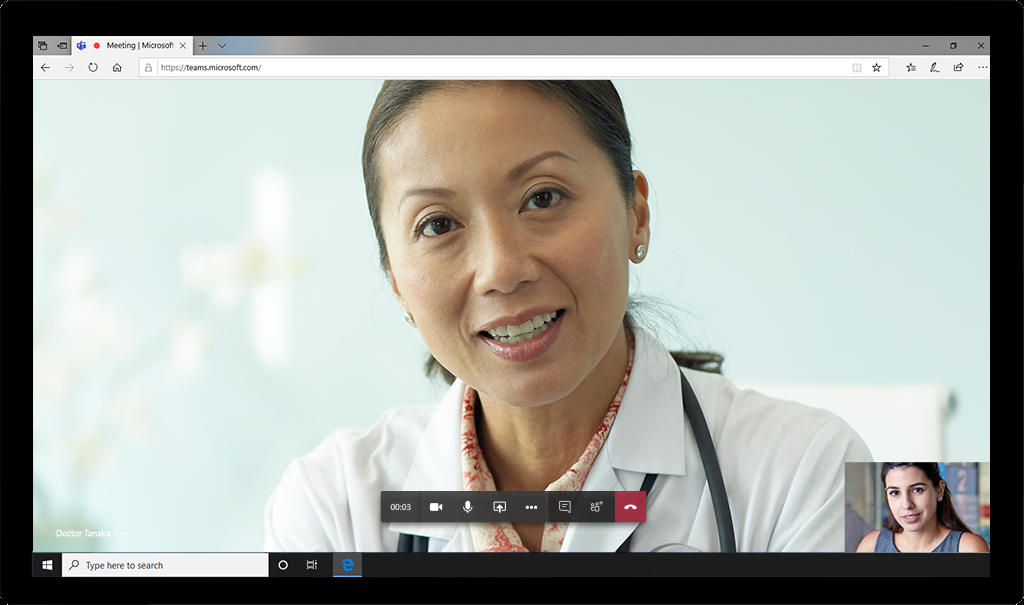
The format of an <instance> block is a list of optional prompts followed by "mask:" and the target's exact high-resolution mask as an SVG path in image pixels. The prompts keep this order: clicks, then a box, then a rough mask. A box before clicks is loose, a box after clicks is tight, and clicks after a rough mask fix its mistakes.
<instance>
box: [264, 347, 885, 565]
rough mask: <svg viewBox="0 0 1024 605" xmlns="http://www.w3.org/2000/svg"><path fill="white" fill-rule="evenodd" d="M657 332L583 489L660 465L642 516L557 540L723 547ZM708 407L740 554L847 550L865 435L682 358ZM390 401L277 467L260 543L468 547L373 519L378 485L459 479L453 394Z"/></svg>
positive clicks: (638, 548)
mask: <svg viewBox="0 0 1024 605" xmlns="http://www.w3.org/2000/svg"><path fill="white" fill-rule="evenodd" d="M677 367H678V366H676V364H675V362H674V361H673V360H672V358H671V356H670V355H669V353H668V351H667V350H666V349H665V348H664V347H663V346H662V345H661V343H659V342H658V341H657V340H656V339H655V338H654V337H653V336H651V335H650V334H648V333H646V332H644V331H642V330H637V331H636V349H635V352H634V361H633V372H632V374H631V375H630V378H629V384H628V385H627V387H626V392H625V394H624V395H623V398H622V404H621V406H620V407H619V411H618V414H617V415H616V417H615V422H614V424H613V425H612V429H611V431H610V433H609V434H608V438H607V440H606V441H605V443H604V446H603V447H602V448H601V451H600V452H599V453H598V456H597V458H596V459H595V460H594V464H593V467H592V468H591V469H590V473H589V475H587V480H586V483H585V484H584V486H583V490H584V491H616V490H626V491H638V490H640V485H641V483H642V482H643V479H644V475H645V474H646V473H657V474H658V475H659V476H658V480H657V481H656V482H655V483H654V487H653V488H652V489H651V492H650V495H649V497H648V500H647V507H648V508H647V521H646V523H643V524H641V526H640V527H638V524H637V523H574V524H571V525H570V526H569V528H568V531H567V532H566V535H565V539H564V541H563V542H562V549H561V550H562V552H613V551H615V550H616V549H617V548H618V547H619V545H620V544H622V542H623V541H624V540H625V539H626V538H627V537H628V536H629V535H630V533H631V532H633V531H634V530H636V532H635V533H634V535H633V540H632V543H631V548H630V550H631V551H633V552H647V551H650V550H652V549H654V548H656V547H658V546H660V545H663V544H666V543H684V544H687V545H689V546H691V547H693V548H696V549H697V550H700V551H704V552H709V551H719V550H720V548H719V541H718V530H717V524H716V522H715V514H714V509H713V507H712V503H711V494H710V491H709V490H708V487H707V482H706V480H705V476H704V468H703V466H702V463H701V459H700V454H699V452H698V449H697V443H696V440H695V438H694V436H693V431H692V430H691V428H690V424H689V422H688V421H687V420H686V418H685V417H684V413H683V404H682V395H681V391H680V380H679V371H678V370H677ZM683 372H684V373H685V375H686V379H687V381H689V383H690V386H691V387H692V388H693V391H694V394H695V395H696V396H697V400H698V401H699V402H700V405H701V408H702V410H703V412H704V416H705V418H707V421H708V426H709V428H710V430H711V434H712V438H713V440H714V443H715V449H716V450H717V454H718V458H719V464H720V465H721V469H722V474H723V477H724V480H725V487H726V491H727V493H728V496H729V506H730V509H731V511H732V517H733V526H734V529H735V534H736V547H737V550H738V551H741V552H744V551H746V552H779V551H786V552H808V551H834V552H842V551H843V544H844V542H843V540H844V531H843V519H844V517H843V502H844V463H845V462H868V461H870V460H871V454H870V452H869V451H868V448H867V446H866V445H865V444H864V441H863V440H862V439H861V438H860V436H859V435H857V433H856V432H854V430H853V429H851V428H850V427H849V425H847V424H846V423H845V422H843V421H842V420H841V419H839V418H838V417H837V416H835V415H834V414H832V413H831V412H827V411H824V410H819V409H814V408H808V407H806V406H803V405H800V404H797V403H793V402H787V401H780V400H777V399H771V398H769V397H766V396H764V395H761V394H759V393H756V392H754V391H740V390H737V388H736V387H735V385H733V384H732V382H730V381H729V380H727V379H725V378H724V377H722V376H720V375H718V374H710V373H706V372H698V371H693V370H689V369H684V370H683ZM464 388H465V387H464V385H463V383H462V382H461V381H458V380H456V382H455V384H454V385H452V387H451V389H450V390H449V391H448V393H447V394H446V395H445V397H444V399H442V401H441V402H440V403H439V404H435V405H429V406H419V407H406V408H395V409H391V410H388V411H386V412H385V413H384V415H383V416H382V417H381V419H380V420H378V421H377V422H376V423H375V424H374V425H373V426H372V427H370V428H369V429H365V430H356V429H338V430H335V431H334V432H333V433H331V434H330V435H329V436H328V437H327V439H326V440H325V441H324V442H323V443H321V444H320V445H319V446H317V448H316V449H314V450H313V451H312V452H310V453H309V454H307V455H306V456H303V457H300V458H297V459H295V460H294V461H293V462H292V463H291V464H290V465H289V466H288V468H287V469H286V470H285V473H284V477H283V479H282V480H281V483H280V484H279V485H278V486H277V487H276V488H275V489H274V491H273V493H272V494H271V495H270V499H269V501H268V502H267V506H266V515H265V520H266V535H265V538H266V539H265V543H264V548H265V550H266V551H267V552H320V551H325V552H395V551H396V550H397V548H398V537H399V533H407V534H413V535H420V536H429V537H430V551H431V552H435V551H447V552H472V551H473V543H472V539H471V538H470V532H469V526H468V525H467V524H465V523H444V524H439V523H390V524H382V523H381V522H380V492H381V491H400V490H405V491H461V490H462V463H461V458H460V456H461V451H460V434H461V413H462V409H461V407H462V394H463V389H464Z"/></svg>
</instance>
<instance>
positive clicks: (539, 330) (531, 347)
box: [479, 310, 565, 361]
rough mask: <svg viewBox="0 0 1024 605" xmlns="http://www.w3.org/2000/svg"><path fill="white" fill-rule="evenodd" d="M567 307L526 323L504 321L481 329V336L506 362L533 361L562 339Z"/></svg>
mask: <svg viewBox="0 0 1024 605" xmlns="http://www.w3.org/2000/svg"><path fill="white" fill-rule="evenodd" d="M564 316H565V311H564V310H558V311H553V312H550V313H540V314H537V315H534V316H533V317H532V318H531V319H528V320H526V321H525V322H523V323H522V324H519V325H515V324H504V323H502V324H501V325H499V327H497V328H495V329H491V330H484V331H482V332H480V336H479V338H480V339H481V340H482V341H483V342H484V344H485V345H486V346H487V347H489V348H490V349H491V351H492V352H493V353H494V354H495V355H497V356H498V357H500V358H501V359H504V360H506V361H530V360H533V359H536V358H538V357H540V356H541V355H543V354H544V353H546V352H547V351H548V349H550V348H551V345H552V344H553V343H554V342H555V339H557V338H558V334H559V332H560V328H561V327H562V321H561V320H562V317H564Z"/></svg>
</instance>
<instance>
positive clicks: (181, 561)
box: [61, 552, 268, 578]
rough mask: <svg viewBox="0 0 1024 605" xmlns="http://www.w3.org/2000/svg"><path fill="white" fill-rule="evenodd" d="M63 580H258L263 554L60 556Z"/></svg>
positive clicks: (264, 571) (264, 561) (263, 573)
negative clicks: (214, 578) (246, 578)
mask: <svg viewBox="0 0 1024 605" xmlns="http://www.w3.org/2000/svg"><path fill="white" fill-rule="evenodd" d="M61 557H62V564H63V566H64V567H63V570H64V574H63V575H64V577H65V578H68V577H72V578H111V577H119V578H171V577H259V578H265V577H267V576H268V572H267V553H94V552H92V553H63V554H62V555H61Z"/></svg>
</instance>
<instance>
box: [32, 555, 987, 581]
mask: <svg viewBox="0 0 1024 605" xmlns="http://www.w3.org/2000/svg"><path fill="white" fill-rule="evenodd" d="M32 575H33V576H35V577H64V578H69V577H73V578H115V577H116V578H171V577H179V578H180V577H207V578H216V577H231V578H239V577H310V578H317V577H335V578H337V577H360V576H366V577H467V576H481V577H494V576H538V577H541V576H578V577H587V576H604V577H607V576H617V577H629V576H635V577H657V576H665V577H668V576H678V577H728V576H746V577H750V576H753V577H814V576H820V577H829V576H831V577H866V576H876V577H884V576H899V577H909V576H921V577H935V576H947V577H948V576H956V577H978V578H981V577H989V576H990V575H991V563H990V553H962V554H958V555H956V554H938V555H935V554H933V553H920V554H915V553H891V554H890V553H878V554H876V553H691V552H684V553H667V552H657V553H369V552H367V553H324V552H319V553H265V552H262V553H38V552H34V553H32Z"/></svg>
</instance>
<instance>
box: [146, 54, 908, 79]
mask: <svg viewBox="0 0 1024 605" xmlns="http://www.w3.org/2000/svg"><path fill="white" fill-rule="evenodd" d="M139 75H140V76H154V77H157V76H162V77H168V76H178V77H181V76H184V77H204V76H205V77H210V76H213V77H219V78H223V77H232V76H237V77H246V78H352V79H394V80H402V79H495V78H508V79H519V78H535V79H551V80H554V79H609V78H614V79H630V78H643V79H651V78H715V77H720V78H786V77H792V78H835V77H883V78H884V77H887V76H888V75H889V60H888V58H886V57H810V58H808V57H664V56H657V57H640V56H630V57H622V56H616V57H595V56H587V57H561V56H559V57H532V56H531V57H507V56H504V57H436V56H430V57H426V56H412V57H393V56H388V57H252V56H245V57H228V56H224V57H220V56H218V57H191V58H179V57H173V58H162V57H160V58H157V57H149V58H145V57H144V58H140V59H139Z"/></svg>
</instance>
